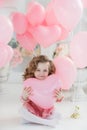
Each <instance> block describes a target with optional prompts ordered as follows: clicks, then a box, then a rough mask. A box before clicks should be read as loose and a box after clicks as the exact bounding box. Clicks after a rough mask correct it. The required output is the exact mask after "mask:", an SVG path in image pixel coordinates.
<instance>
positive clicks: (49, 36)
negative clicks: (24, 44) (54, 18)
mask: <svg viewBox="0 0 87 130" xmlns="http://www.w3.org/2000/svg"><path fill="white" fill-rule="evenodd" d="M28 31H29V32H30V33H32V35H33V37H34V38H35V39H36V41H37V42H38V43H39V44H41V45H42V46H44V47H48V46H50V45H51V44H53V43H55V42H56V41H58V39H59V38H60V35H61V28H60V27H59V26H57V25H52V26H43V25H39V26H36V27H31V28H30V27H29V29H28Z"/></svg>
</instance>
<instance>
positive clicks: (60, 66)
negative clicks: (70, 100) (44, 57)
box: [53, 56, 77, 89]
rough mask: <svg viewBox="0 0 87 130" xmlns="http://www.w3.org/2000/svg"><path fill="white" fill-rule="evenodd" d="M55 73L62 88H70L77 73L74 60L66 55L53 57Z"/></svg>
mask: <svg viewBox="0 0 87 130" xmlns="http://www.w3.org/2000/svg"><path fill="white" fill-rule="evenodd" d="M53 62H54V64H55V66H56V74H57V75H58V77H60V79H61V81H62V83H63V87H62V88H63V89H70V88H71V87H72V84H73V83H74V81H75V79H76V75H77V69H76V67H75V65H74V62H73V61H72V60H71V59H70V58H68V57H67V56H58V57H57V58H55V59H54V61H53Z"/></svg>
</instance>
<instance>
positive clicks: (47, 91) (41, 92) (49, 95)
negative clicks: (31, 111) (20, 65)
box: [24, 75, 61, 108]
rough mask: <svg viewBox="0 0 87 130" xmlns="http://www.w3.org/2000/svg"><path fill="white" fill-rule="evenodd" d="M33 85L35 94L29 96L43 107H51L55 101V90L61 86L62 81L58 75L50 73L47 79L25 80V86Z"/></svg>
mask: <svg viewBox="0 0 87 130" xmlns="http://www.w3.org/2000/svg"><path fill="white" fill-rule="evenodd" d="M29 86H31V87H32V90H33V95H31V96H29V99H31V100H32V101H33V102H35V103H36V104H37V105H39V106H40V107H42V108H50V107H52V106H53V104H54V102H55V98H54V95H53V93H54V90H55V89H56V88H58V89H59V88H61V82H60V80H59V79H58V76H56V75H50V76H48V77H47V79H45V80H38V79H35V78H29V79H27V80H25V81H24V87H29Z"/></svg>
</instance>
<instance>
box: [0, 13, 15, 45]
mask: <svg viewBox="0 0 87 130" xmlns="http://www.w3.org/2000/svg"><path fill="white" fill-rule="evenodd" d="M12 36H13V25H12V23H11V21H10V19H9V18H8V17H6V16H2V15H0V42H1V43H8V42H9V41H10V40H11V38H12Z"/></svg>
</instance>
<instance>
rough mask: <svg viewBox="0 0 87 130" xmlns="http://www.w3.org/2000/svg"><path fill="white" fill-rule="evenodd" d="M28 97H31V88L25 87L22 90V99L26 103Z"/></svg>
mask: <svg viewBox="0 0 87 130" xmlns="http://www.w3.org/2000/svg"><path fill="white" fill-rule="evenodd" d="M30 95H32V89H31V87H25V88H24V90H23V94H22V99H23V100H25V101H27V100H28V97H29V96H30Z"/></svg>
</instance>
